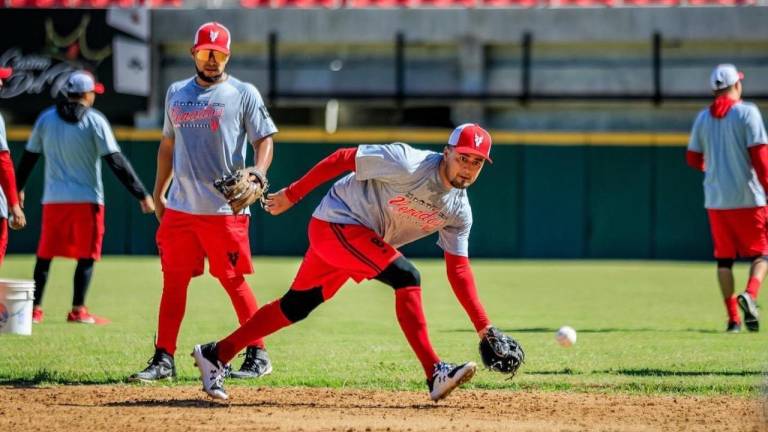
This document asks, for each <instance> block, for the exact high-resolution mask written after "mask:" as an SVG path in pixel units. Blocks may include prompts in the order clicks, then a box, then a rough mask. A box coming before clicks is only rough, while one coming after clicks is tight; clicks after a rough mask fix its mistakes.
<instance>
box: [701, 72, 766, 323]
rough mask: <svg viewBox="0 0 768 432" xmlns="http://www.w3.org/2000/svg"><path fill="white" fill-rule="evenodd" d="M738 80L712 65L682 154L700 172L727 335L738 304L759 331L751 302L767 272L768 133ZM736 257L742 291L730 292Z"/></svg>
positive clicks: (737, 75) (736, 317)
mask: <svg viewBox="0 0 768 432" xmlns="http://www.w3.org/2000/svg"><path fill="white" fill-rule="evenodd" d="M743 78H744V74H743V73H741V72H739V71H738V70H737V69H736V67H735V66H734V65H732V64H721V65H718V66H717V67H715V69H714V70H713V71H712V74H711V76H710V88H711V89H712V92H713V94H714V96H715V100H714V101H713V102H712V104H711V105H710V106H709V107H708V108H706V109H704V110H702V111H701V112H700V113H699V115H698V116H697V117H696V121H695V122H694V124H693V128H692V130H691V136H690V141H689V143H688V151H687V154H686V159H687V162H688V165H690V166H691V167H693V168H695V169H698V170H701V171H703V172H704V207H705V208H706V209H707V215H708V217H709V223H710V229H711V232H712V240H713V241H714V246H715V250H714V256H715V259H716V260H717V280H718V283H719V285H720V290H721V292H722V295H723V301H724V302H725V306H726V310H727V312H728V327H727V331H728V332H732V333H735V332H738V331H739V330H740V329H741V318H740V316H739V311H738V308H739V307H741V309H742V311H743V313H744V324H745V325H746V327H747V329H748V330H750V331H758V330H759V321H758V312H757V306H756V304H755V301H756V300H757V294H758V291H759V289H760V285H761V283H762V281H763V279H764V278H765V275H766V272H767V271H768V262H766V259H768V258H767V257H766V255H768V237H767V235H766V223H767V222H768V217H767V216H768V215H766V207H765V205H766V195H765V193H766V192H765V191H766V190H768V147H767V146H766V145H767V144H768V136H766V131H765V126H764V125H763V119H762V116H761V115H760V110H758V108H757V106H756V105H755V104H753V103H749V102H744V101H742V100H741V95H742V79H743ZM737 258H742V259H747V260H749V261H750V262H751V267H750V271H749V279H748V281H747V286H746V290H745V291H744V292H743V293H741V294H739V295H738V296H735V295H734V289H735V288H734V286H735V282H734V278H733V271H732V267H733V263H734V261H735V260H736V259H737Z"/></svg>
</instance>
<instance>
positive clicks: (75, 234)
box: [37, 203, 104, 260]
mask: <svg viewBox="0 0 768 432" xmlns="http://www.w3.org/2000/svg"><path fill="white" fill-rule="evenodd" d="M103 239H104V206H103V205H101V204H95V203H55V204H43V227H42V229H41V231H40V242H39V243H38V245H37V256H39V257H40V258H45V259H51V258H53V257H64V258H75V259H80V258H92V259H95V260H98V259H100V258H101V243H102V240H103Z"/></svg>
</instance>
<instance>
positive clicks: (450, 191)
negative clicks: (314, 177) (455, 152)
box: [313, 143, 472, 256]
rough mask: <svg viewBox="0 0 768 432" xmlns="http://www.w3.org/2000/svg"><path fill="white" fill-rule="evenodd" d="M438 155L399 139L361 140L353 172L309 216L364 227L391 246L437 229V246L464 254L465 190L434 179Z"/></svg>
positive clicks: (466, 237) (468, 217)
mask: <svg viewBox="0 0 768 432" xmlns="http://www.w3.org/2000/svg"><path fill="white" fill-rule="evenodd" d="M442 159H443V156H442V154H441V153H435V152H432V151H425V150H416V149H414V148H413V147H411V146H409V145H407V144H403V143H393V144H389V145H361V146H359V147H358V148H357V155H356V158H355V166H356V168H355V172H354V173H350V174H349V175H347V176H345V177H343V178H341V179H340V180H339V181H337V182H336V183H335V184H334V185H333V187H331V190H329V191H328V193H327V194H326V195H325V197H324V198H323V200H322V201H321V202H320V205H319V206H318V207H317V209H315V212H314V213H313V216H314V217H316V218H318V219H320V220H324V221H326V222H332V223H342V224H357V225H362V226H365V227H368V228H370V229H372V230H373V231H375V232H376V233H377V234H378V235H380V236H381V237H382V238H383V239H384V241H386V242H387V243H389V244H391V245H392V246H394V247H395V248H398V247H400V246H402V245H404V244H407V243H411V242H413V241H415V240H418V239H420V238H422V237H425V236H428V235H430V234H432V233H434V232H438V233H439V238H438V242H437V244H438V245H439V246H440V247H441V248H442V249H443V250H445V251H446V252H449V253H451V254H454V255H460V256H468V255H469V231H470V228H471V227H472V209H471V207H470V206H469V200H468V199H467V192H466V190H464V189H456V188H446V187H445V186H444V185H443V184H442V182H441V181H440V174H439V172H438V167H439V166H440V161H441V160H442Z"/></svg>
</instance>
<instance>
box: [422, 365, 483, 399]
mask: <svg viewBox="0 0 768 432" xmlns="http://www.w3.org/2000/svg"><path fill="white" fill-rule="evenodd" d="M476 370H477V364H475V362H466V363H464V364H461V365H455V364H451V363H445V362H439V363H435V371H434V372H432V379H431V380H427V386H429V397H430V398H432V400H433V401H435V402H437V401H439V400H440V399H443V398H445V397H446V396H448V395H449V394H450V393H451V392H452V391H453V389H455V388H456V387H458V386H460V385H462V384H464V383H465V382H467V381H469V380H471V379H472V377H473V376H475V371H476Z"/></svg>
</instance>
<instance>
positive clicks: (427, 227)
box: [387, 193, 448, 232]
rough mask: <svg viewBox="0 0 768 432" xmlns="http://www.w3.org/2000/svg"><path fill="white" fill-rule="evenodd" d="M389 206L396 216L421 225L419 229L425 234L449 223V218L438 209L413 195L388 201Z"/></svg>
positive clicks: (407, 194)
mask: <svg viewBox="0 0 768 432" xmlns="http://www.w3.org/2000/svg"><path fill="white" fill-rule="evenodd" d="M387 204H389V208H390V209H391V210H392V211H393V212H395V214H397V215H400V216H401V217H403V218H405V219H407V220H409V221H411V222H413V223H417V224H419V228H421V230H422V231H424V232H432V231H435V230H437V229H439V228H440V227H441V226H443V225H445V224H446V223H447V222H448V216H447V215H446V214H445V213H443V212H442V211H441V210H440V209H439V208H438V207H436V206H435V205H433V204H432V203H429V202H427V201H424V200H422V199H419V198H416V197H415V196H413V195H412V194H411V193H406V194H405V195H397V196H395V197H394V198H392V199H390V200H389V201H387Z"/></svg>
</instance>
